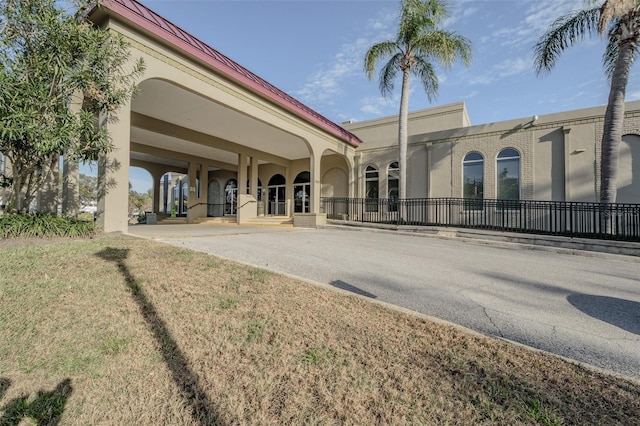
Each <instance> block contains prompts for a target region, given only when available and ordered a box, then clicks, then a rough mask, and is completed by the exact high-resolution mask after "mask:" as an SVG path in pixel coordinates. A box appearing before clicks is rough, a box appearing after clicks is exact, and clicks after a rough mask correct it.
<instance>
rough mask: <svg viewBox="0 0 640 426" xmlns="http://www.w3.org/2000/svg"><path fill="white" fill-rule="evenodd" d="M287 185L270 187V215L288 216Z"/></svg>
mask: <svg viewBox="0 0 640 426" xmlns="http://www.w3.org/2000/svg"><path fill="white" fill-rule="evenodd" d="M285 189H286V187H285V185H278V186H270V187H269V212H268V214H270V215H273V216H284V215H285V214H286V209H285V201H286V196H285Z"/></svg>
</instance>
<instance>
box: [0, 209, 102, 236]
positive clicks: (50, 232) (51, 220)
mask: <svg viewBox="0 0 640 426" xmlns="http://www.w3.org/2000/svg"><path fill="white" fill-rule="evenodd" d="M95 233H96V229H95V225H94V223H93V220H91V221H86V220H79V219H76V218H73V217H68V216H55V215H52V214H9V215H2V216H0V238H16V237H72V238H73V237H89V236H92V235H94V234H95Z"/></svg>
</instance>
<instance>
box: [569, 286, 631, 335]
mask: <svg viewBox="0 0 640 426" xmlns="http://www.w3.org/2000/svg"><path fill="white" fill-rule="evenodd" d="M567 300H568V301H569V303H571V304H572V305H573V306H574V307H576V308H577V309H579V310H580V311H582V312H584V313H585V314H587V315H589V316H591V317H593V318H597V319H599V320H601V321H604V322H606V323H609V324H611V325H615V326H616V327H619V328H621V329H623V330H626V331H628V332H630V333H633V334H638V335H640V303H638V302H634V301H631V300H625V299H618V298H616V297H608V296H594V295H592V294H581V293H574V294H570V295H569V296H567Z"/></svg>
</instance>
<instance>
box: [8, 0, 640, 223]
mask: <svg viewBox="0 0 640 426" xmlns="http://www.w3.org/2000/svg"><path fill="white" fill-rule="evenodd" d="M91 19H93V20H94V21H95V22H97V23H99V24H100V25H102V26H104V27H106V28H108V29H109V30H110V31H113V32H114V33H117V34H119V35H121V36H122V37H124V38H125V39H126V40H127V41H128V42H129V44H130V46H131V47H130V49H131V61H132V64H133V61H135V60H137V59H138V58H142V59H143V60H144V62H145V64H146V70H145V72H144V75H143V76H142V77H141V78H140V79H139V81H137V82H136V84H137V86H138V88H139V89H140V90H139V93H138V94H137V96H136V97H135V98H134V99H133V100H132V101H131V102H129V103H128V104H127V105H125V106H124V107H122V109H121V110H120V111H119V112H118V118H119V120H118V121H117V122H116V123H109V124H107V126H108V130H109V132H110V134H111V137H112V140H113V143H114V145H115V150H114V151H113V152H112V153H111V154H109V156H107V157H105V158H104V159H103V160H102V161H101V162H100V164H99V187H100V188H99V194H100V196H99V203H98V223H99V225H101V226H102V227H103V229H104V230H105V231H107V232H110V231H126V229H127V224H128V215H127V213H128V211H127V205H128V203H127V199H128V190H129V188H128V181H129V167H130V166H138V167H141V168H144V169H145V170H147V171H148V172H149V173H150V174H151V176H152V178H153V182H154V190H153V192H154V207H153V210H154V212H156V213H159V215H160V217H159V219H162V216H163V215H166V216H168V215H169V214H170V213H171V210H172V209H173V210H174V211H173V213H174V214H178V215H182V216H183V217H184V218H185V220H186V221H187V222H194V221H197V220H199V219H200V218H203V217H207V216H229V217H233V218H235V221H237V222H238V223H245V222H248V221H251V220H253V219H255V218H257V217H261V216H278V217H285V218H293V221H294V222H295V223H296V224H298V225H303V226H315V225H318V224H321V223H323V222H324V220H325V216H324V214H323V211H322V210H323V209H322V204H321V197H351V198H367V197H369V198H394V197H396V196H397V163H396V162H397V161H398V158H397V155H398V149H397V117H395V116H391V117H383V118H379V119H376V120H370V121H364V122H356V123H343V124H342V125H337V124H335V123H333V122H331V121H330V120H328V119H326V118H325V117H323V116H322V115H320V114H318V113H317V112H315V111H313V110H311V109H310V108H308V107H307V106H305V105H303V104H301V103H300V102H299V101H297V100H296V99H294V98H292V97H291V96H289V95H287V94H286V93H284V92H282V91H281V90H279V89H278V88H276V87H274V86H273V85H271V84H269V83H268V82H266V81H264V80H263V79H261V78H260V77H258V76H257V75H255V74H253V73H251V72H250V71H248V70H246V69H245V68H243V67H242V66H241V65H239V64H237V63H236V62H234V61H232V60H231V59H229V58H228V57H226V56H224V55H222V54H220V53H219V52H217V51H215V50H214V49H212V48H211V47H209V46H207V45H205V44H204V43H202V42H201V41H200V40H198V39H196V38H195V37H193V36H191V35H190V34H188V33H186V32H185V31H184V30H182V29H180V28H178V27H177V26H175V25H173V24H172V23H170V22H168V21H167V20H165V19H164V18H162V17H161V16H159V15H157V14H155V13H154V12H152V11H151V10H149V9H148V8H146V7H144V6H142V5H141V4H139V3H137V2H135V1H133V0H110V1H105V2H104V3H103V5H102V6H101V7H100V8H98V9H95V10H94V11H93V12H92V14H91ZM603 115H604V108H602V107H597V108H589V109H583V110H577V111H567V112H562V113H557V114H550V115H544V116H540V117H535V118H534V117H529V118H523V119H516V120H510V121H504V122H498V123H491V124H482V125H475V126H472V125H471V121H470V119H469V117H468V115H467V112H466V109H465V105H464V103H463V102H460V103H455V104H450V105H443V106H437V107H434V108H429V109H425V110H421V111H415V112H413V113H411V114H410V115H409V147H408V159H407V195H408V197H409V198H437V197H456V198H460V197H465V198H484V199H491V198H507V199H523V200H527V199H528V200H558V201H565V200H566V201H596V200H597V198H598V182H599V176H598V173H599V158H600V141H601V138H602V127H603V126H602V124H603ZM625 133H626V136H625V137H624V138H623V140H624V142H623V146H622V150H621V159H620V176H619V178H618V188H619V189H618V201H619V202H628V203H640V184H639V183H640V166H638V163H639V162H640V136H639V135H640V102H630V103H628V104H627V113H626V121H625ZM0 166H4V162H2V163H0ZM63 172H64V174H65V176H66V179H65V180H64V181H65V182H70V183H71V186H73V182H74V179H76V178H77V167H73V165H68V164H66V163H65V167H64V171H63ZM169 173H171V174H172V176H173V177H171V178H169V177H168V176H169V175H168V174H169ZM74 176H76V177H74ZM176 176H179V178H177V177H176ZM52 182H57V179H53V180H52ZM1 196H2V194H0V197H1ZM73 197H77V191H75V192H74V191H72V190H69V189H68V188H67V189H66V190H65V191H63V200H62V206H63V210H65V211H67V212H73V209H74V208H77V203H74V202H72V201H71V199H72V198H73ZM41 198H42V199H48V198H51V197H48V198H47V197H41ZM176 203H177V204H176ZM0 204H1V200H0ZM172 206H173V207H172Z"/></svg>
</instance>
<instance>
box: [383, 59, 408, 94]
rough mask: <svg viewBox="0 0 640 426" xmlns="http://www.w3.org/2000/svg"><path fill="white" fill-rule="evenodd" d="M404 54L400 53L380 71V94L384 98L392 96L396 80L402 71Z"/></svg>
mask: <svg viewBox="0 0 640 426" xmlns="http://www.w3.org/2000/svg"><path fill="white" fill-rule="evenodd" d="M403 56H404V55H403V54H402V53H400V52H398V53H396V54H395V55H393V56H392V57H391V59H389V62H387V63H386V64H385V66H383V67H382V68H381V69H380V92H381V93H382V96H387V95H391V94H392V93H393V88H394V87H395V78H396V75H397V74H398V71H400V65H401V63H402V58H403Z"/></svg>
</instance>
